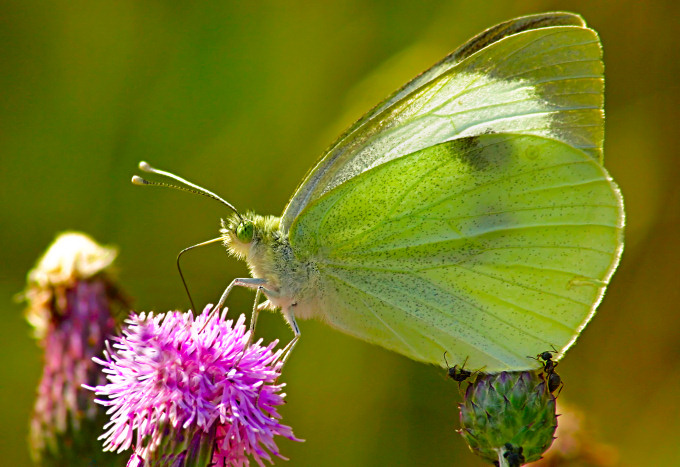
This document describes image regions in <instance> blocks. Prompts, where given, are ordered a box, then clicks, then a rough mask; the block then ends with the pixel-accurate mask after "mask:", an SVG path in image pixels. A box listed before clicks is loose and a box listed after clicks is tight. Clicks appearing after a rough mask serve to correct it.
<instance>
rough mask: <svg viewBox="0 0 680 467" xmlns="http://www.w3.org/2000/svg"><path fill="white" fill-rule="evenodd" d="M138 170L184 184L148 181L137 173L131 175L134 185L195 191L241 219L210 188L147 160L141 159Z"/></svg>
mask: <svg viewBox="0 0 680 467" xmlns="http://www.w3.org/2000/svg"><path fill="white" fill-rule="evenodd" d="M139 170H141V171H142V172H147V173H152V174H156V175H160V176H163V177H168V178H171V179H173V180H176V181H178V182H180V183H181V184H182V185H185V186H181V185H179V186H178V185H171V184H169V183H160V182H150V181H148V180H146V179H144V178H142V177H140V176H138V175H134V176H133V177H132V183H133V184H135V185H140V186H143V185H150V186H162V187H166V188H174V189H176V190H181V191H186V192H188V193H195V194H197V195H203V196H207V197H208V198H212V199H214V200H217V201H219V202H220V203H222V204H224V205H225V206H227V207H228V208H229V209H231V210H232V211H234V212H235V213H236V215H237V216H238V217H239V219H241V220H243V217H241V214H240V213H239V212H238V210H237V209H236V208H235V207H234V206H233V205H232V204H231V203H229V202H227V201H225V200H224V199H222V198H220V197H219V196H217V195H216V194H215V193H213V192H212V191H210V190H206V189H205V188H203V187H201V186H198V185H196V184H194V183H191V182H190V181H188V180H185V179H183V178H182V177H179V176H177V175H175V174H173V173H171V172H166V171H165V170H159V169H155V168H153V167H151V166H150V165H149V164H148V163H147V162H144V161H141V162H140V163H139Z"/></svg>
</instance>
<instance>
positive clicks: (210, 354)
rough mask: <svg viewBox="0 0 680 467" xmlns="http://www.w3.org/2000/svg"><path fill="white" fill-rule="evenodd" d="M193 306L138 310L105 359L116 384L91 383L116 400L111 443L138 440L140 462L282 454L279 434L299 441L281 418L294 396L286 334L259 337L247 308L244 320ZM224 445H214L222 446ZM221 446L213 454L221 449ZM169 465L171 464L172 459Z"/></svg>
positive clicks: (227, 461) (233, 461)
mask: <svg viewBox="0 0 680 467" xmlns="http://www.w3.org/2000/svg"><path fill="white" fill-rule="evenodd" d="M209 315H210V307H209V306H208V307H206V309H205V310H204V311H203V313H202V314H201V315H199V316H198V317H197V318H194V317H193V315H192V314H191V313H190V312H187V313H180V312H168V313H163V314H157V315H154V314H153V313H148V314H145V313H142V314H140V315H134V314H133V315H131V317H130V318H128V320H127V326H126V327H125V328H124V330H123V334H122V336H121V337H116V338H114V339H113V345H112V349H109V350H108V351H107V352H106V353H105V358H104V359H103V360H96V361H97V362H98V363H99V364H100V365H102V366H103V367H104V370H103V371H104V373H105V374H106V377H107V379H108V384H105V385H100V386H97V387H96V388H91V389H93V390H95V391H96V394H97V395H98V396H107V397H108V399H98V400H97V402H99V403H100V404H102V405H105V406H109V407H110V408H109V409H108V413H109V414H110V416H111V421H110V422H109V423H108V424H107V425H106V426H105V433H104V434H103V435H102V436H101V438H102V439H104V448H105V449H106V450H115V451H118V452H121V451H123V450H125V449H128V448H129V447H131V446H133V445H134V448H135V457H133V459H136V461H135V462H137V465H160V464H158V462H159V461H160V460H161V459H166V460H167V459H169V458H170V457H173V456H174V457H173V458H174V459H175V460H177V459H180V460H179V461H176V463H175V464H173V465H208V463H209V462H211V457H212V462H213V463H216V465H248V457H247V456H252V458H253V459H254V460H255V461H256V462H257V463H258V464H260V465H263V463H262V459H267V460H268V461H271V455H274V456H278V457H282V456H281V454H280V453H279V450H278V448H277V446H276V443H275V442H274V437H275V436H277V435H278V436H283V437H286V438H288V439H291V440H295V441H299V440H297V439H296V438H295V436H294V435H293V432H292V430H291V428H290V427H288V426H286V425H282V424H281V423H279V419H280V415H279V414H278V412H277V407H278V406H280V405H282V404H283V403H284V397H285V394H283V393H281V389H282V388H283V386H284V385H283V384H277V379H278V377H279V375H280V372H281V366H282V364H281V362H280V357H281V350H278V351H276V352H274V351H273V349H274V346H275V345H276V344H277V341H274V342H272V343H271V344H269V345H268V346H262V345H261V342H262V341H261V340H260V341H258V342H255V343H251V342H250V332H247V331H246V327H245V324H244V322H245V316H244V315H241V316H240V317H239V319H238V321H237V322H236V323H235V324H234V323H233V322H232V321H231V320H230V321H225V320H224V314H223V316H213V317H210V316H209ZM213 448H214V450H213ZM211 455H212V456H211ZM163 465H168V464H167V463H164V464H163Z"/></svg>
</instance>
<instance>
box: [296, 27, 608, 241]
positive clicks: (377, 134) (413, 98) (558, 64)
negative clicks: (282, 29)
mask: <svg viewBox="0 0 680 467" xmlns="http://www.w3.org/2000/svg"><path fill="white" fill-rule="evenodd" d="M554 24H558V25H557V26H556V25H554ZM601 56H602V54H601V48H600V43H599V39H598V37H597V34H596V33H595V32H594V31H593V30H591V29H588V28H586V27H583V23H581V19H580V17H578V16H575V15H569V14H552V15H542V16H541V15H537V16H534V17H527V18H519V19H517V20H514V21H512V22H508V23H504V24H503V25H499V26H496V27H495V28H492V29H490V30H489V31H487V32H485V33H482V34H480V35H479V36H477V37H476V38H475V39H473V40H472V41H470V42H468V43H467V44H465V45H464V46H463V47H461V48H460V49H459V50H458V51H456V52H454V53H453V54H451V55H450V56H449V57H447V58H446V59H444V60H443V61H441V62H440V63H438V64H437V65H435V66H434V67H433V68H432V69H430V70H428V71H427V72H425V73H424V74H423V75H421V76H420V77H418V78H416V79H415V80H413V81H412V82H411V83H409V84H407V85H406V86H405V87H404V88H402V89H401V90H400V91H398V92H397V93H395V94H394V95H393V96H391V97H390V98H388V99H387V100H386V101H385V102H383V103H382V104H380V105H379V106H377V107H376V108H375V109H374V110H373V111H371V112H369V114H367V115H366V116H365V117H364V118H362V119H361V120H360V121H359V122H357V123H356V124H355V125H354V126H353V127H352V128H351V129H350V130H349V131H348V132H347V133H346V134H345V135H343V137H341V138H340V139H339V140H338V142H337V143H335V144H334V145H333V146H332V147H331V149H330V150H329V151H328V152H327V153H326V154H325V155H324V156H323V158H322V160H321V161H320V162H319V164H317V166H316V167H315V168H314V169H313V170H312V171H311V172H310V174H308V176H307V178H306V179H305V181H304V182H303V183H302V184H301V186H300V187H299V188H298V190H297V192H296V193H295V195H294V196H293V198H292V199H291V201H290V202H289V204H288V206H287V208H286V210H285V211H284V214H283V218H282V228H283V230H284V231H287V230H288V229H289V227H290V225H291V224H292V222H293V221H294V219H295V218H296V217H297V216H298V215H299V214H300V212H302V210H303V209H304V208H305V206H306V205H307V204H309V203H310V202H312V201H313V200H315V199H317V198H319V197H320V196H322V195H323V194H324V193H326V192H328V191H330V190H332V189H333V188H335V187H336V186H339V185H341V184H342V183H344V182H346V181H347V180H349V179H351V178H353V177H355V176H357V175H358V174H360V173H362V172H363V171H365V170H368V169H370V168H372V167H376V166H378V165H380V164H382V163H385V162H387V161H390V160H392V159H396V158H399V157H401V156H404V155H406V154H410V153H412V152H414V151H418V150H421V149H424V148H427V147H429V146H432V145H435V144H438V143H441V142H444V141H448V140H451V139H454V138H460V137H464V136H474V135H479V134H484V133H490V132H493V133H499V132H513V133H522V134H534V135H539V136H546V137H551V138H555V139H559V140H561V141H565V142H567V143H569V144H571V145H573V146H574V147H577V148H581V149H583V150H585V151H586V152H588V153H589V154H591V155H592V156H593V157H594V158H596V159H598V160H599V159H601V154H602V140H603V131H604V126H603V112H602V106H603V89H604V84H603V64H602V58H601Z"/></svg>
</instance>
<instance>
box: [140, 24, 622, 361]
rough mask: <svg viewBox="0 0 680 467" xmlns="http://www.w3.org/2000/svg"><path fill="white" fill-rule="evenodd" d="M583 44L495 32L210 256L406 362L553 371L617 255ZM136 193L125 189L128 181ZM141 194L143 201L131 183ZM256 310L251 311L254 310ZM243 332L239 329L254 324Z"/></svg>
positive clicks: (599, 86) (447, 63)
mask: <svg viewBox="0 0 680 467" xmlns="http://www.w3.org/2000/svg"><path fill="white" fill-rule="evenodd" d="M603 92H604V66H603V62H602V49H601V45H600V41H599V38H598V35H597V33H596V32H595V31H593V30H592V29H590V28H588V27H587V26H586V24H585V22H584V21H583V19H582V18H581V17H580V16H578V15H575V14H571V13H561V12H555V13H544V14H538V15H532V16H525V17H521V18H516V19H513V20H510V21H507V22H504V23H501V24H499V25H497V26H494V27H492V28H490V29H488V30H486V31H484V32H482V33H481V34H479V35H477V36H476V37H474V38H473V39H471V40H469V41H468V42H466V43H465V44H464V45H462V46H461V47H460V48H458V49H457V50H456V51H454V52H453V53H451V54H450V55H448V56H447V57H445V58H444V59H443V60H441V61H440V62H439V63H437V64H435V65H434V66H433V67H432V68H430V69H429V70H427V71H425V72H424V73H422V74H421V75H419V76H418V77H416V78H415V79H413V80H412V81H411V82H409V83H408V84H406V85H405V86H404V87H402V88H401V89H399V90H398V91H396V92H395V93H394V94H392V95H391V96H389V97H388V98H387V99H385V100H384V101H383V102H381V103H380V104H378V105H377V106H376V107H375V108H373V110H371V111H370V112H368V113H367V114H366V115H365V116H364V117H362V118H361V119H360V120H358V121H357V122H356V123H355V124H354V125H352V126H351V127H350V128H349V129H348V130H347V131H346V132H345V133H344V134H343V135H342V136H340V138H339V139H338V140H337V141H336V142H335V143H333V144H332V145H331V146H330V148H329V149H328V150H327V151H326V152H325V153H324V154H323V156H322V157H321V159H320V160H319V161H318V163H317V164H316V165H315V166H314V167H313V168H312V169H311V170H310V171H309V173H308V174H307V175H306V176H305V178H304V180H303V181H302V183H301V184H300V185H299V187H298V188H297V190H296V191H295V193H294V194H293V197H292V198H291V199H290V201H289V203H288V205H287V206H286V208H285V209H284V211H283V214H282V216H281V217H274V216H261V215H257V214H254V213H250V212H246V213H240V212H239V211H237V210H236V209H235V208H234V207H233V206H231V205H230V204H229V203H227V202H226V201H224V200H222V199H221V198H219V197H218V196H217V195H215V194H214V193H212V192H210V191H208V190H205V189H202V188H200V187H198V186H197V185H193V184H191V183H189V182H187V181H186V180H184V179H182V178H179V177H177V176H175V175H173V174H170V173H168V172H163V171H160V170H157V169H153V168H151V167H150V166H149V165H148V164H145V163H142V164H141V165H140V167H141V168H142V170H145V171H147V172H155V173H157V174H161V175H167V176H170V177H172V178H175V180H179V181H180V182H183V183H184V184H186V185H188V186H189V187H190V189H193V190H197V191H200V192H201V193H202V194H205V195H208V196H211V197H215V198H217V199H219V200H221V201H222V202H224V203H225V204H226V205H227V206H229V207H230V208H231V209H232V210H233V211H234V213H233V214H232V215H231V216H230V217H228V218H226V219H224V220H222V229H221V237H220V240H221V241H222V242H223V243H224V245H225V246H226V248H227V249H228V251H229V252H230V253H231V254H232V255H233V256H235V257H237V258H240V259H242V260H245V261H246V262H247V264H248V266H249V269H250V273H251V276H252V277H248V278H237V279H235V280H234V281H233V282H232V283H231V284H230V285H229V287H228V288H227V289H226V290H225V292H224V294H223V295H222V297H221V298H220V301H219V302H218V305H217V306H218V307H221V306H222V305H223V304H224V301H225V299H226V297H227V296H228V295H229V293H230V291H231V290H232V289H233V287H235V286H243V287H249V288H253V289H257V291H258V293H259V292H261V293H263V294H264V295H265V296H266V298H267V300H266V301H265V302H263V303H262V304H260V306H259V307H258V308H257V309H258V310H260V309H264V308H271V309H280V310H281V312H282V314H283V316H284V317H285V319H286V320H287V322H288V323H289V324H290V326H291V328H292V330H293V332H294V334H295V337H294V338H293V340H291V342H290V344H289V346H288V347H287V349H288V350H292V347H293V346H294V345H295V343H296V342H297V340H298V337H299V335H300V330H299V327H298V325H297V319H305V318H316V319H319V320H321V321H323V322H325V323H327V324H328V325H329V326H331V327H333V328H336V329H338V330H340V331H342V332H345V333H347V334H350V335H352V336H355V337H357V338H360V339H363V340H365V341H368V342H371V343H373V344H377V345H381V346H383V347H385V348H387V349H390V350H393V351H395V352H398V353H400V354H403V355H405V356H407V357H410V358H412V359H415V360H418V361H423V362H429V363H434V364H439V365H441V364H442V363H441V362H440V360H441V355H442V353H444V352H447V353H448V354H449V355H451V356H452V357H453V359H454V361H463V358H467V360H468V363H469V365H470V366H472V367H477V368H481V367H485V369H486V370H485V371H487V372H497V371H502V370H522V369H528V367H529V366H531V364H530V363H528V362H527V358H526V355H535V354H537V353H538V352H540V351H542V350H543V349H545V348H546V347H548V346H552V347H554V348H556V349H559V352H560V355H563V354H564V351H565V350H566V349H567V348H568V347H569V346H570V345H571V344H573V342H574V341H575V339H576V338H577V336H578V335H579V333H580V332H581V330H582V329H583V328H584V326H585V325H586V324H587V323H588V321H589V320H590V319H591V318H592V317H593V314H594V313H595V309H596V307H597V305H598V304H599V302H600V300H601V299H602V296H603V294H604V291H605V288H606V286H607V285H608V283H609V280H610V278H611V276H612V274H613V273H614V270H615V269H616V266H617V264H618V262H619V258H620V255H621V252H622V248H623V226H624V211H623V200H622V197H621V194H620V192H619V190H618V188H617V186H616V185H615V183H614V182H613V181H612V179H611V177H610V176H609V174H608V173H607V172H606V170H605V169H604V167H603V166H602V160H603V159H602V144H603V138H604V112H603V100H604V98H603ZM133 181H135V180H133ZM135 182H136V183H138V184H142V183H143V184H148V183H150V182H146V181H145V180H143V179H141V178H139V177H137V180H136V181H135ZM256 301H257V299H256ZM255 319H256V315H254V316H253V321H254V320H255Z"/></svg>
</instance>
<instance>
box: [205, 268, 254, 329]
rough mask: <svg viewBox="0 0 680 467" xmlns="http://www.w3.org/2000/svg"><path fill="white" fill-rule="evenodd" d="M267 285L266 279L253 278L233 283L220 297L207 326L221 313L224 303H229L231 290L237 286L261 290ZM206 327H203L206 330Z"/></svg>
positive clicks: (237, 280) (211, 311) (236, 280)
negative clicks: (228, 298)
mask: <svg viewBox="0 0 680 467" xmlns="http://www.w3.org/2000/svg"><path fill="white" fill-rule="evenodd" d="M266 283H267V281H266V280H264V279H255V278H252V277H244V278H239V279H234V280H233V281H231V284H229V286H228V287H227V288H226V289H225V290H224V292H222V296H221V297H220V300H219V301H218V302H217V305H215V306H214V307H213V308H212V310H210V315H209V316H208V319H207V320H206V324H205V326H207V324H208V322H209V321H210V320H211V319H212V318H213V317H214V316H215V314H216V313H218V312H219V310H220V309H221V308H222V307H223V306H224V302H226V301H227V297H228V296H229V294H230V293H231V289H233V288H234V287H236V286H237V285H238V286H240V287H248V288H250V289H259V288H261V287H262V286H264V285H265V284H266ZM205 326H203V327H204V328H205Z"/></svg>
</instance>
